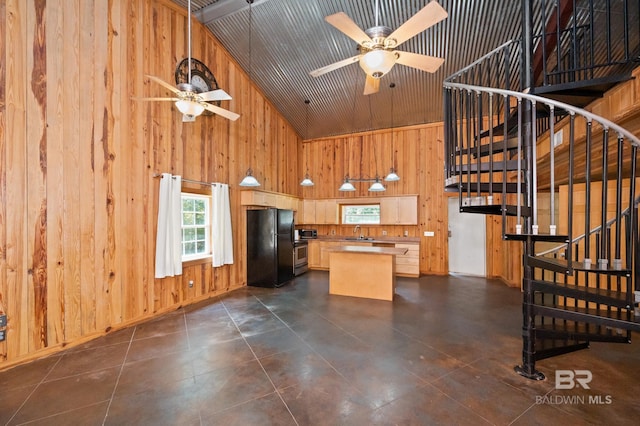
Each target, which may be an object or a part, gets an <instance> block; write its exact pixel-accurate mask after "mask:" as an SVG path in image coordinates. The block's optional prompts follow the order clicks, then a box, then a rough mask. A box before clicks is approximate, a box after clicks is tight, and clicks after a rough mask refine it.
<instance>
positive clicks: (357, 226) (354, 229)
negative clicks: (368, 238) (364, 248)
mask: <svg viewBox="0 0 640 426" xmlns="http://www.w3.org/2000/svg"><path fill="white" fill-rule="evenodd" d="M359 229H360V225H356V227H355V228H353V233H354V234H355V233H356V232H358V230H359ZM358 238H360V239H362V238H364V235H363V234H362V230H360V235H358Z"/></svg>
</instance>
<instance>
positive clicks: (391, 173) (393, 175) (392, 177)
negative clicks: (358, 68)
mask: <svg viewBox="0 0 640 426" xmlns="http://www.w3.org/2000/svg"><path fill="white" fill-rule="evenodd" d="M389 87H390V88H391V170H389V174H388V175H387V177H385V178H384V180H385V181H387V182H397V181H399V180H400V176H398V174H397V173H396V170H395V169H394V167H393V166H394V163H395V161H394V158H395V150H394V149H393V133H394V132H393V88H394V87H396V84H395V83H391V84H390V85H389Z"/></svg>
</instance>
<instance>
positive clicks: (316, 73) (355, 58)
mask: <svg viewBox="0 0 640 426" xmlns="http://www.w3.org/2000/svg"><path fill="white" fill-rule="evenodd" d="M359 59H360V55H356V56H352V57H350V58H347V59H343V60H341V61H338V62H334V63H333V64H331V65H327V66H324V67H322V68H318V69H317V70H313V71H311V72H310V73H309V74H311V76H312V77H319V76H321V75H322V74H326V73H328V72H330V71H334V70H337V69H338V68H342V67H345V66H347V65H349V64H353V63H354V62H358V60H359Z"/></svg>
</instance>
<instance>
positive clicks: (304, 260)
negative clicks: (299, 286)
mask: <svg viewBox="0 0 640 426" xmlns="http://www.w3.org/2000/svg"><path fill="white" fill-rule="evenodd" d="M307 270H309V242H308V241H305V240H296V241H294V243H293V275H295V276H298V275H301V274H304V273H305V272H307Z"/></svg>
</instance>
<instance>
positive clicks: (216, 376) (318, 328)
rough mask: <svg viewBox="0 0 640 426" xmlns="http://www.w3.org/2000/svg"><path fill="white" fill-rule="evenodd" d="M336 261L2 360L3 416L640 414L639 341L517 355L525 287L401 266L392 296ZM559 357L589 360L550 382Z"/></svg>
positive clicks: (71, 420) (566, 363) (617, 418)
mask: <svg viewBox="0 0 640 426" xmlns="http://www.w3.org/2000/svg"><path fill="white" fill-rule="evenodd" d="M327 290H328V274H327V273H326V272H316V271H314V272H310V273H307V274H305V275H303V276H301V277H298V278H297V279H296V280H295V281H294V282H292V283H290V284H289V285H287V286H285V287H283V288H280V289H261V288H252V287H249V288H244V289H240V290H237V291H234V292H232V293H231V294H229V295H226V296H225V297H222V298H219V299H216V300H211V301H207V302H206V303H200V304H198V305H197V306H188V307H185V308H183V309H179V310H178V311H176V312H174V313H171V314H167V315H164V316H162V317H160V318H157V319H154V320H153V321H150V322H147V323H144V324H140V325H138V326H136V327H131V328H129V329H126V330H121V331H118V332H114V333H112V334H110V335H107V336H105V337H103V338H99V339H97V340H94V341H92V342H89V343H87V344H85V345H83V346H82V347H76V348H72V349H69V350H66V351H64V352H63V353H60V354H57V355H55V356H51V357H48V358H45V359H41V360H37V361H34V362H32V363H30V364H27V365H24V366H19V367H16V368H13V369H10V370H7V371H4V372H0V391H1V396H0V424H6V425H17V424H30V425H32V424H42V425H100V424H107V425H209V424H212V425H213V424H220V425H258V424H259V425H269V424H274V425H296V424H297V425H372V424H403V425H413V424H446V425H448V424H473V425H479V424H496V425H504V424H558V423H560V422H562V423H565V424H571V425H574V424H605V423H606V424H622V423H632V422H635V421H638V418H640V403H638V397H637V395H639V394H640V369H639V368H638V363H639V362H640V335H635V336H634V337H635V341H634V343H632V344H631V345H616V344H608V345H605V344H593V345H592V346H591V348H590V349H588V350H585V351H581V352H575V353H572V354H568V355H563V356H561V357H556V358H552V359H549V360H545V361H541V362H539V363H538V367H539V369H540V370H541V371H542V372H544V373H545V374H546V375H547V380H545V381H542V382H534V381H530V380H526V379H524V378H521V377H520V376H518V375H516V374H515V373H514V372H513V366H514V365H515V364H517V363H519V361H520V351H521V340H520V337H519V336H520V322H521V319H520V315H521V314H520V312H521V309H520V292H519V290H517V289H511V288H508V287H506V286H504V285H503V284H501V283H499V282H495V281H490V280H485V279H480V278H470V277H455V276H450V277H422V278H420V279H399V280H398V288H397V291H396V299H395V300H394V301H393V302H392V303H390V302H384V301H374V300H365V299H355V298H348V297H341V296H329V295H328V294H327ZM557 369H571V370H584V369H589V370H590V371H591V372H592V376H593V379H592V381H591V383H589V384H588V385H589V386H590V389H589V390H585V389H581V388H575V389H573V390H563V389H559V390H556V389H555V371H556V370H557Z"/></svg>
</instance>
